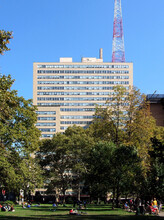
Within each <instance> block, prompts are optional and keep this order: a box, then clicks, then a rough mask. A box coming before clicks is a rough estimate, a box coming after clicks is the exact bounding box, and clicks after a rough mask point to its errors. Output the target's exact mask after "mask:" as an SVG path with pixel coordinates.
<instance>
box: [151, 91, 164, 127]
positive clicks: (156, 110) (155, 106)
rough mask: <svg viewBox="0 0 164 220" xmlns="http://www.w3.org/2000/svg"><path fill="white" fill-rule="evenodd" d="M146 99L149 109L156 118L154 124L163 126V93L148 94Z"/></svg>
mask: <svg viewBox="0 0 164 220" xmlns="http://www.w3.org/2000/svg"><path fill="white" fill-rule="evenodd" d="M147 101H149V103H150V111H151V114H152V116H153V117H154V118H155V120H156V125H157V126H164V94H149V95H147Z"/></svg>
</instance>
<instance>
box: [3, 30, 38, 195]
mask: <svg viewBox="0 0 164 220" xmlns="http://www.w3.org/2000/svg"><path fill="white" fill-rule="evenodd" d="M10 39H12V32H8V31H7V32H6V31H3V30H0V54H1V55H2V54H3V52H5V51H8V50H9V48H8V47H7V44H8V43H9V40H10ZM13 83H14V80H12V79H11V76H10V75H9V76H5V75H1V76H0V150H1V154H0V185H1V186H2V187H5V188H6V189H8V190H10V191H14V192H16V193H18V192H19V190H20V189H25V188H26V187H27V185H28V190H32V189H34V187H36V185H37V184H39V182H41V174H40V173H41V172H40V170H39V167H38V165H37V164H36V162H35V160H34V159H33V158H32V157H31V154H32V153H33V152H34V151H35V150H37V149H38V141H39V136H40V131H39V130H38V129H37V128H36V127H35V123H36V121H37V116H36V113H35V110H36V108H35V107H34V106H33V105H32V100H25V99H24V98H23V97H19V96H18V95H17V91H16V90H12V89H11V87H12V85H13ZM34 174H35V175H34Z"/></svg>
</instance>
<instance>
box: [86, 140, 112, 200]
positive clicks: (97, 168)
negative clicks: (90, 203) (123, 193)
mask: <svg viewBox="0 0 164 220" xmlns="http://www.w3.org/2000/svg"><path fill="white" fill-rule="evenodd" d="M115 149H116V146H115V145H114V144H113V143H111V142H102V141H100V142H98V143H96V144H94V145H93V146H92V148H91V149H90V152H89V154H88V155H87V156H86V158H85V160H86V162H85V163H86V169H87V171H86V174H85V181H86V184H87V185H88V188H89V191H90V194H91V196H92V197H93V198H97V200H99V199H100V198H103V197H106V195H107V193H108V192H111V191H112V185H111V183H112V175H111V174H112V169H113V167H112V162H111V161H112V157H113V153H114V151H115Z"/></svg>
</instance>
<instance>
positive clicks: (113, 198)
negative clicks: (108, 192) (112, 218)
mask: <svg viewBox="0 0 164 220" xmlns="http://www.w3.org/2000/svg"><path fill="white" fill-rule="evenodd" d="M114 200H115V187H113V201H112V209H114Z"/></svg>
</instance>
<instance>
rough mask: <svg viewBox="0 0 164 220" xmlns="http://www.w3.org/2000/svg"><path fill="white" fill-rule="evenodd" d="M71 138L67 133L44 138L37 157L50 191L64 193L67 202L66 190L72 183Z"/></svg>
mask: <svg viewBox="0 0 164 220" xmlns="http://www.w3.org/2000/svg"><path fill="white" fill-rule="evenodd" d="M69 141H70V140H69V138H68V137H67V136H66V135H65V134H60V133H58V134H56V135H55V136H54V137H53V138H52V139H51V140H43V141H42V142H41V146H40V150H39V151H38V152H37V158H38V159H39V160H40V165H41V166H42V168H43V170H44V176H45V180H46V181H45V182H46V185H47V191H48V192H51V193H52V192H54V193H55V194H56V196H58V194H59V193H62V194H63V197H64V198H63V202H64V203H65V195H66V190H67V189H69V188H70V185H71V183H72V166H73V164H72V155H71V150H70V149H69V145H68V143H69Z"/></svg>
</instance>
